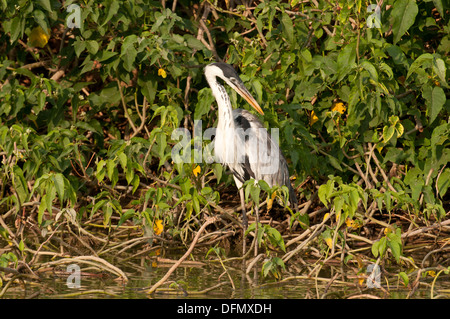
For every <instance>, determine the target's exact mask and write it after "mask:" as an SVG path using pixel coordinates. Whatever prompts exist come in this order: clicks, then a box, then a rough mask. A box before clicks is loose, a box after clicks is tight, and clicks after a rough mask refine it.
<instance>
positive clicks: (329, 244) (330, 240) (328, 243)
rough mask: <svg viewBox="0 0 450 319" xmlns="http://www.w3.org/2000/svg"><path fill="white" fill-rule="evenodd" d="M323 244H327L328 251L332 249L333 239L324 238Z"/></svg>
mask: <svg viewBox="0 0 450 319" xmlns="http://www.w3.org/2000/svg"><path fill="white" fill-rule="evenodd" d="M325 242H326V243H327V245H328V247H330V249H332V248H333V239H332V238H331V237H327V238H325Z"/></svg>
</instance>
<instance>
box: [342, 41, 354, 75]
mask: <svg viewBox="0 0 450 319" xmlns="http://www.w3.org/2000/svg"><path fill="white" fill-rule="evenodd" d="M355 60H356V43H349V44H347V45H346V46H345V47H344V48H343V49H342V50H341V51H340V52H339V55H338V57H337V72H338V79H337V82H340V81H341V80H342V79H343V78H344V77H345V76H346V75H347V74H348V73H350V71H351V70H352V69H353V67H354V65H355Z"/></svg>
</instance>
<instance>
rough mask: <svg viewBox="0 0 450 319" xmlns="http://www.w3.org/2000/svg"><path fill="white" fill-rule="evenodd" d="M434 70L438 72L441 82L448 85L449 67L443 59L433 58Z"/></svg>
mask: <svg viewBox="0 0 450 319" xmlns="http://www.w3.org/2000/svg"><path fill="white" fill-rule="evenodd" d="M433 71H434V72H435V73H436V74H437V76H438V77H439V79H440V80H441V82H442V83H443V84H445V85H447V80H446V75H445V73H446V72H447V68H446V67H445V62H444V60H442V59H439V58H438V59H434V60H433Z"/></svg>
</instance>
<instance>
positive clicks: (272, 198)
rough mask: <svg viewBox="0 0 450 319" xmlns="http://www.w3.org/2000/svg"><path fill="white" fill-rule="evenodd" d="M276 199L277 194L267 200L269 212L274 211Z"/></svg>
mask: <svg viewBox="0 0 450 319" xmlns="http://www.w3.org/2000/svg"><path fill="white" fill-rule="evenodd" d="M275 197H277V192H273V194H272V196H270V197H268V198H267V211H270V210H271V209H272V205H273V201H274V200H275Z"/></svg>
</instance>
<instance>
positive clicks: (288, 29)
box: [281, 12, 294, 44]
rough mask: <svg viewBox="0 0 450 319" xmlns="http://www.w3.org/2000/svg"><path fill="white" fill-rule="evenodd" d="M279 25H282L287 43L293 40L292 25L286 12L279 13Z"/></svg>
mask: <svg viewBox="0 0 450 319" xmlns="http://www.w3.org/2000/svg"><path fill="white" fill-rule="evenodd" d="M281 25H282V26H283V35H284V36H285V38H286V39H287V40H288V42H289V44H293V42H294V25H293V23H292V20H291V18H290V17H289V15H288V14H287V13H284V12H283V14H282V15H281Z"/></svg>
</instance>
